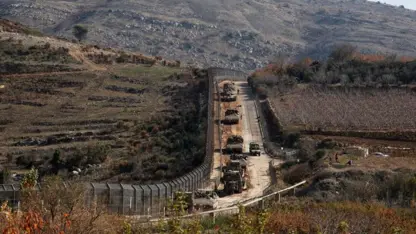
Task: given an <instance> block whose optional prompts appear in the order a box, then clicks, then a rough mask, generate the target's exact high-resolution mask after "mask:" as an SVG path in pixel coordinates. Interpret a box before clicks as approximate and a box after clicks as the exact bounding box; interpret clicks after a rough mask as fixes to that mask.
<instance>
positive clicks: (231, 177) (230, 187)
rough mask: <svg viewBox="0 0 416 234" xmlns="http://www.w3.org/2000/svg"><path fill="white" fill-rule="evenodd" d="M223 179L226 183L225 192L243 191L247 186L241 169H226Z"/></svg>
mask: <svg viewBox="0 0 416 234" xmlns="http://www.w3.org/2000/svg"><path fill="white" fill-rule="evenodd" d="M221 180H222V183H224V192H225V193H226V194H228V195H232V194H234V193H241V192H243V189H244V188H245V186H246V181H245V179H244V177H243V175H242V174H241V173H240V172H239V171H226V172H225V173H224V176H223V177H222V178H221Z"/></svg>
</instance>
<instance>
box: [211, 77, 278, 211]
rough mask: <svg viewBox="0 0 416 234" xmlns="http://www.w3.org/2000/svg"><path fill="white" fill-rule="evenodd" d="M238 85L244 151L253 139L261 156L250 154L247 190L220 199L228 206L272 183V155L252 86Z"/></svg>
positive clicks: (221, 205) (240, 83) (221, 203)
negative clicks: (267, 150)
mask: <svg viewBox="0 0 416 234" xmlns="http://www.w3.org/2000/svg"><path fill="white" fill-rule="evenodd" d="M235 84H236V87H237V88H238V89H239V90H240V95H239V96H238V98H239V99H240V103H241V113H242V114H243V119H242V120H243V131H242V134H243V138H244V151H245V152H248V150H249V143H250V142H251V141H255V142H258V143H259V144H260V147H261V151H262V153H261V155H260V156H250V157H249V159H248V173H249V178H250V179H249V180H250V181H249V186H248V189H247V191H244V192H243V193H241V194H234V195H232V196H226V197H223V198H220V199H219V207H221V208H222V207H228V206H231V205H234V204H236V203H239V202H243V201H246V200H249V199H252V198H255V197H258V196H261V195H263V191H264V189H266V188H267V187H268V186H269V184H270V181H271V180H270V175H269V162H270V160H271V159H270V157H269V156H268V155H266V154H265V153H264V149H263V139H262V135H261V132H260V126H259V122H258V118H257V117H258V116H257V111H256V105H255V98H254V95H253V93H252V92H251V89H250V87H249V86H248V84H247V82H245V81H238V82H237V81H236V82H235Z"/></svg>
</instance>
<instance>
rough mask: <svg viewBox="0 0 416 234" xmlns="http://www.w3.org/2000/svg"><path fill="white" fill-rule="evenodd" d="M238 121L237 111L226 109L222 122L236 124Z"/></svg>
mask: <svg viewBox="0 0 416 234" xmlns="http://www.w3.org/2000/svg"><path fill="white" fill-rule="evenodd" d="M239 121H240V115H239V112H238V110H235V109H227V110H226V111H225V118H224V120H223V121H222V122H223V123H224V124H238V122H239Z"/></svg>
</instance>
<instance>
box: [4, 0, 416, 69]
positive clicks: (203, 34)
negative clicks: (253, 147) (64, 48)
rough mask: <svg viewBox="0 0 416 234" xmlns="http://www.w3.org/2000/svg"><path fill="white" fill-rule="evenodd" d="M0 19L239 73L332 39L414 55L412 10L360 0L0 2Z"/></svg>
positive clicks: (325, 46) (321, 53)
mask: <svg viewBox="0 0 416 234" xmlns="http://www.w3.org/2000/svg"><path fill="white" fill-rule="evenodd" d="M0 17H4V18H7V19H11V20H15V21H18V22H21V23H24V24H26V25H30V26H33V27H36V28H38V29H40V30H41V31H43V32H46V33H49V34H54V35H59V36H65V37H68V38H72V35H71V31H72V27H73V26H74V25H75V24H85V25H88V27H89V31H90V32H89V35H88V42H90V43H97V44H100V45H105V46H111V47H120V48H125V49H129V50H134V51H142V52H146V53H149V54H153V55H156V54H157V55H161V56H163V57H167V58H174V59H181V60H183V61H190V62H196V63H199V64H201V65H212V66H221V67H231V68H236V69H242V70H253V69H255V68H259V67H261V66H263V65H264V64H265V63H268V62H269V61H270V60H272V59H273V58H275V57H276V56H277V55H279V54H280V55H281V54H284V55H291V56H293V57H299V56H305V55H308V56H311V57H313V58H322V57H325V56H326V55H327V54H328V52H329V51H330V50H331V49H332V47H333V45H335V44H337V43H351V44H353V45H356V46H358V47H359V48H365V50H363V52H367V53H376V52H381V53H397V54H400V55H407V56H414V55H416V47H415V45H414V44H413V43H412V42H414V41H416V33H415V32H416V22H415V20H416V12H415V11H412V10H408V9H403V8H400V7H394V6H390V5H385V4H381V3H376V2H367V1H364V0H319V1H318V0H291V1H284V0H274V1H273V0H258V1H243V0H232V1H220V0H212V1H202V0H187V1H179V0H170V1H160V0H156V1H146V0H137V1H129V0H107V1H103V0H88V1H87V0H78V1H75V0H66V1H52V0H38V1H31V0H2V1H1V3H0Z"/></svg>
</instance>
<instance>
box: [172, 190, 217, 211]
mask: <svg viewBox="0 0 416 234" xmlns="http://www.w3.org/2000/svg"><path fill="white" fill-rule="evenodd" d="M179 200H180V201H181V202H183V204H182V205H184V210H186V211H188V213H192V212H193V211H195V210H200V209H202V210H210V209H216V208H217V206H218V195H217V193H216V192H215V191H214V190H212V189H198V190H196V191H194V192H181V191H177V192H175V194H174V201H179Z"/></svg>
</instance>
